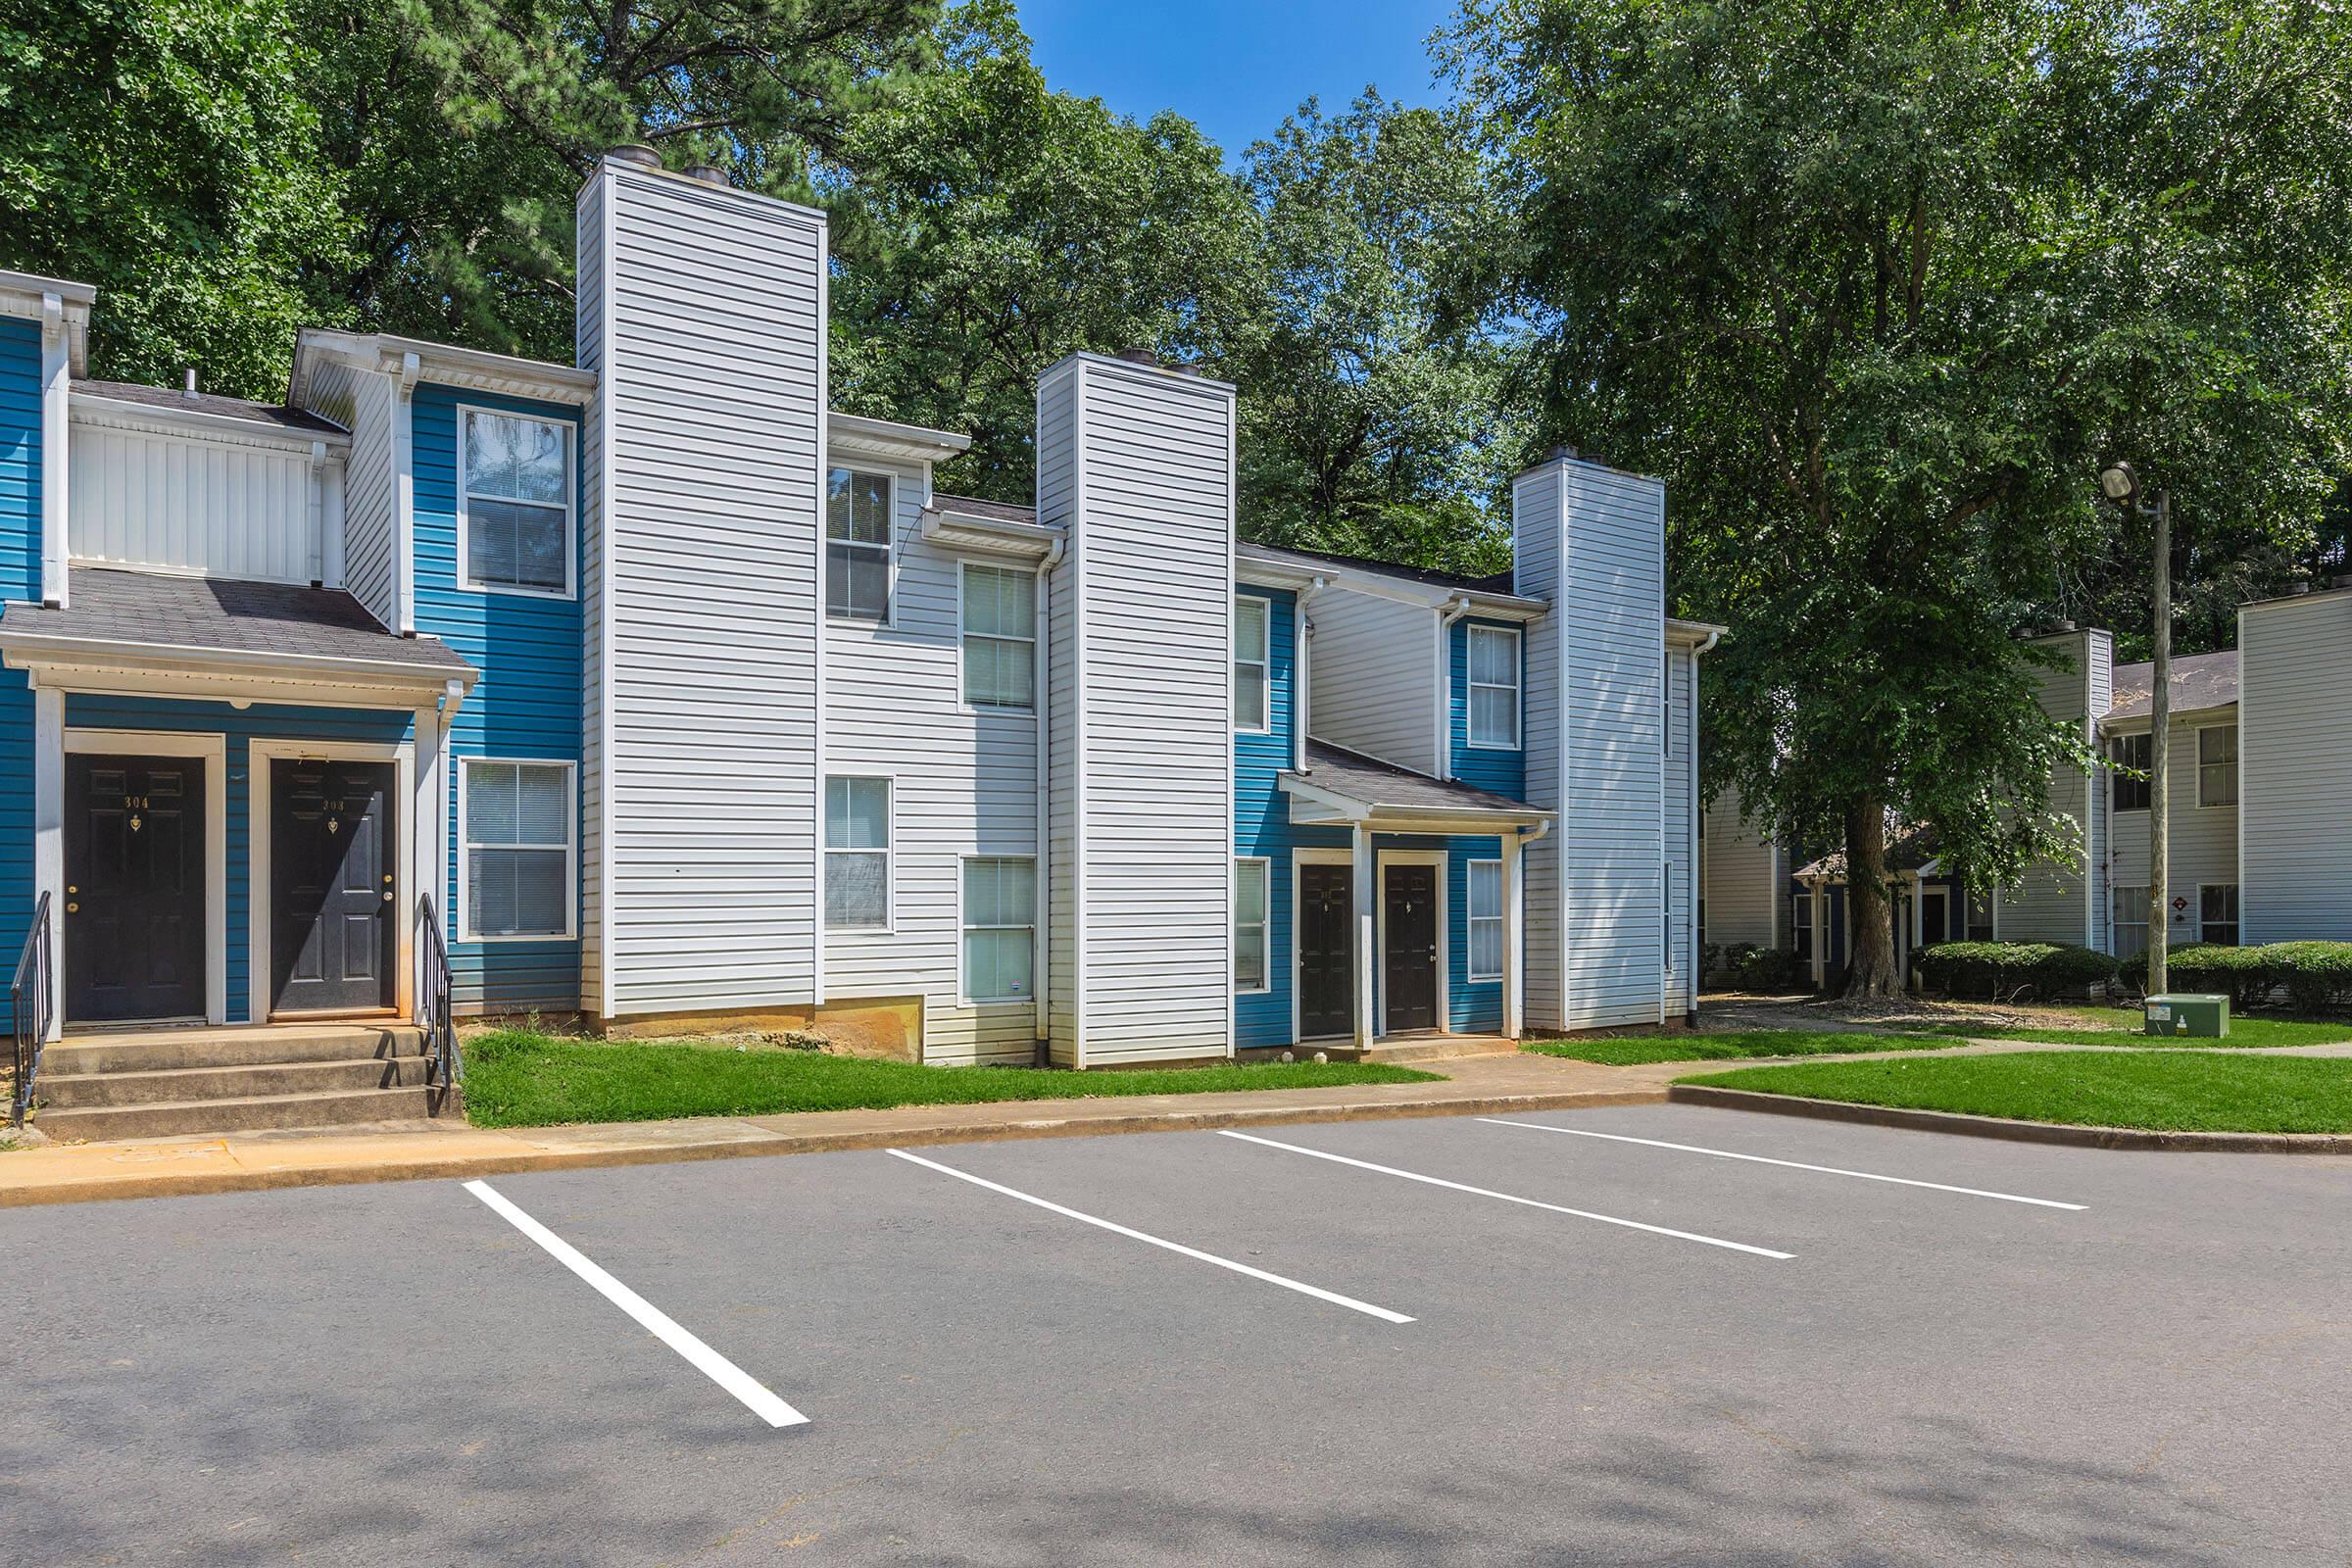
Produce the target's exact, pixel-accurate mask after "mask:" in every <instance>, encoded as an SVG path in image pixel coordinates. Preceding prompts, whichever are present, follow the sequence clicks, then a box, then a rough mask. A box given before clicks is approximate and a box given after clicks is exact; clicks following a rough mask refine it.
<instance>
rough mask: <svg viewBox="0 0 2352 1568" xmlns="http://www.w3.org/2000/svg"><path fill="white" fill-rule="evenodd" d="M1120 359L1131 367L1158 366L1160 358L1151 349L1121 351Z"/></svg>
mask: <svg viewBox="0 0 2352 1568" xmlns="http://www.w3.org/2000/svg"><path fill="white" fill-rule="evenodd" d="M1119 358H1120V359H1122V360H1125V361H1126V362H1127V363H1128V364H1129V365H1157V364H1158V363H1159V356H1158V355H1157V354H1154V353H1153V352H1152V350H1150V349H1121V350H1119Z"/></svg>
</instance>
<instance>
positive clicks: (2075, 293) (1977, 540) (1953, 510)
mask: <svg viewBox="0 0 2352 1568" xmlns="http://www.w3.org/2000/svg"><path fill="white" fill-rule="evenodd" d="M2346 42H2347V39H2346V38H2345V36H2344V24H2343V23H2342V21H2341V20H2339V19H2338V18H2337V17H2336V16H2335V15H2334V14H2333V13H2328V12H2324V11H2321V10H2319V9H2318V8H2312V7H2305V6H2298V5H2293V4H2291V3H2286V0H2254V3H2253V4H2250V5H2248V4H2229V5H2223V4H2221V3H2218V0H2155V3H2153V4H2145V3H2136V0H2089V3H2085V4H2076V5H2069V6H2063V7H2053V6H2047V5H2042V4H2038V3H2034V0H2016V3H2005V0H1989V3H1965V4H1959V5H1951V4H1931V3H1927V0H1814V3H1809V4H1803V5H1798V4H1794V3H1789V0H1731V3H1716V0H1557V3H1546V0H1473V3H1472V4H1471V5H1470V6H1469V7H1468V8H1467V10H1466V11H1465V13H1464V16H1463V18H1462V20H1461V22H1460V23H1459V25H1457V26H1456V27H1455V28H1454V29H1453V30H1452V32H1451V33H1450V34H1449V35H1448V38H1447V41H1446V51H1447V59H1448V60H1449V62H1450V64H1451V65H1452V67H1453V69H1454V71H1455V73H1456V74H1457V77H1458V79H1459V80H1460V81H1461V82H1462V84H1463V87H1464V90H1465V93H1466V95H1467V97H1468V98H1469V100H1470V101H1471V102H1472V103H1473V104H1474V105H1475V106H1476V108H1477V111H1478V112H1479V113H1480V114H1481V115H1482V117H1483V119H1484V122H1485V123H1486V124H1487V126H1488V128H1489V133H1490V135H1491V136H1492V138H1493V145H1494V146H1495V151H1496V153H1497V155H1498V157H1499V158H1500V159H1501V160H1502V161H1503V165H1504V169H1505V173H1506V179H1507V182H1508V189H1509V190H1510V193H1511V195H1512V197H1513V199H1514V201H1515V203H1516V205H1517V206H1518V208H1519V210H1520V211H1521V213H1522V215H1523V221H1522V222H1521V223H1520V224H1519V225H1518V228H1517V231H1516V232H1515V234H1513V235H1511V236H1510V237H1509V238H1508V240H1507V242H1506V243H1505V244H1504V245H1502V246H1501V247H1499V248H1498V252H1497V254H1496V257H1495V262H1494V264H1493V266H1492V268H1491V270H1490V272H1489V274H1488V276H1487V279H1486V280H1487V282H1488V283H1489V284H1490V285H1491V287H1492V290H1493V298H1494V300H1495V304H1496V308H1497V309H1501V310H1505V311H1510V312H1515V313H1519V314H1522V315H1524V316H1526V317H1528V318H1529V319H1533V320H1534V321H1536V323H1537V325H1538V326H1539V328H1540V330H1541V331H1542V334H1543V338H1544V388H1545V422H1546V424H1547V425H1548V426H1549V427H1550V428H1551V429H1553V430H1557V431H1559V432H1562V433H1572V434H1573V435H1575V436H1576V437H1577V438H1578V439H1580V440H1581V441H1582V442H1583V443H1585V444H1587V445H1588V446H1593V447H1597V448H1598V449H1600V450H1602V451H1605V452H1606V453H1607V454H1608V455H1609V456H1610V457H1611V458H1612V459H1613V460H1614V461H1617V462H1620V463H1625V464H1629V465H1636V466H1642V467H1646V468H1649V469H1651V470H1653V471H1657V472H1660V473H1663V474H1664V475H1665V476H1666V479H1667V483H1668V489H1669V494H1670V495H1671V496H1672V497H1673V506H1674V512H1673V516H1674V549H1673V551H1672V557H1671V559H1672V560H1673V562H1674V563H1675V566H1676V568H1677V569H1676V576H1675V582H1674V593H1675V596H1676V598H1677V600H1678V602H1679V603H1680V604H1681V605H1682V606H1683V607H1684V608H1685V609H1687V610H1689V611H1691V612H1694V613H1702V614H1706V615H1709V616H1710V617H1712V618H1716V619H1721V620H1725V621H1727V622H1729V623H1730V625H1731V626H1732V628H1733V630H1732V633H1731V635H1730V636H1729V637H1727V638H1726V639H1725V642H1724V644H1723V646H1722V647H1721V648H1720V649H1719V650H1718V651H1717V653H1716V654H1715V655H1713V656H1711V657H1710V659H1709V661H1708V663H1709V665H1710V669H1709V672H1708V673H1709V686H1710V692H1709V695H1710V699H1711V703H1710V708H1711V712H1710V720H1711V741H1712V756H1711V759H1710V768H1709V773H1710V779H1711V782H1712V783H1713V784H1715V785H1721V784H1725V783H1729V784H1734V785H1736V786H1737V787H1738V788H1739V790H1740V795H1741V798H1742V800H1743V802H1744V803H1745V805H1746V807H1747V809H1749V810H1750V811H1751V813H1753V814H1755V815H1758V816H1760V817H1761V818H1762V819H1763V823H1764V825H1766V826H1767V827H1768V828H1769V829H1770V830H1771V831H1773V832H1775V833H1778V834H1780V835H1782V836H1784V837H1786V838H1788V839H1789V840H1791V841H1793V842H1797V843H1805V844H1811V845H1814V846H1821V845H1826V844H1841V845H1842V846H1843V848H1844V851H1845V858H1846V864H1847V866H1848V868H1849V900H1850V902H1851V905H1852V907H1853V913H1854V920H1853V931H1854V941H1853V943H1852V945H1851V948H1850V953H1851V962H1850V964H1849V972H1848V989H1849V992H1851V993H1856V994H1863V995H1883V994H1885V993H1887V992H1888V991H1890V990H1891V989H1892V987H1893V985H1894V983H1895V974H1894V969H1893V963H1892V948H1891V920H1890V907H1889V900H1888V898H1887V892H1888V888H1889V886H1890V882H1889V871H1888V867H1887V855H1886V841H1887V824H1888V822H1889V819H1890V818H1892V819H1895V820H1899V821H1902V822H1905V823H1910V824H1917V825H1921V826H1924V827H1927V828H1929V829H1931V830H1933V831H1934V833H1935V834H1936V838H1937V840H1938V842H1939V846H1940V851H1941V854H1942V857H1943V858H1944V860H1945V863H1946V864H1947V865H1948V866H1951V867H1953V868H1955V869H1957V870H1959V871H1960V872H1961V873H1962V874H1963V876H1964V877H1965V878H1966V880H1967V881H1968V882H1969V883H1970V885H1971V886H1972V887H1974V888H1976V889H1980V890H1982V889H1986V888H1989V887H1991V886H1994V885H1997V884H2014V882H2015V881H2016V880H2017V879H2018V878H2019V877H2020V876H2021V875H2022V873H2023V871H2024V868H2025V867H2026V866H2027V865H2028V864H2029V863H2030V862H2031V861H2032V860H2034V858H2041V857H2047V858H2058V859H2061V860H2063V859H2065V858H2070V857H2073V856H2077V855H2079V853H2080V849H2079V845H2077V844H2076V842H2075V840H2074V836H2073V833H2072V828H2071V823H2070V821H2069V820H2068V818H2066V817H2065V816H2063V815H2062V814H2060V813H2058V812H2056V811H2054V810H2053V809H2051V796H2050V781H2051V778H2052V774H2053V770H2055V769H2057V768H2059V767H2061V766H2063V765H2066V764H2070V763H2071V764H2073V765H2076V766H2086V765H2087V764H2088V762H2089V760H2090V759H2089V758H2088V757H2087V755H2086V754H2085V751H2084V748H2083V744H2082V737H2081V733H2080V727H2079V726H2075V727H2068V726H2062V725H2060V724H2058V723H2055V722H2053V721H2052V720H2051V719H2050V718H2048V717H2047V716H2046V715H2045V714H2044V713H2043V711H2042V710H2041V708H2040V706H2039V704H2038V703H2037V702H2036V700H2035V691H2036V685H2037V682H2038V681H2039V680H2040V679H2042V678H2043V677H2045V676H2046V675H2047V674H2048V673H2049V671H2048V670H2047V668H2046V667H2045V666H2046V664H2047V662H2048V656H2046V655H2040V654H2037V653H2036V652H2035V651H2034V649H2033V648H2031V647H2030V646H2029V645H2027V644H2025V643H2024V642H2022V641H2021V640H2020V639H2018V638H2017V637H2015V636H2014V635H2013V631H2014V629H2015V628H2017V627H2018V626H2020V625H2022V624H2031V623H2032V622H2034V620H2035V619H2036V618H2037V616H2038V615H2039V614H2041V613H2043V612H2044V611H2045V609H2046V608H2047V607H2050V606H2051V605H2053V604H2055V603H2056V602H2057V601H2058V598H2059V592H2060V585H2061V581H2062V579H2063V578H2064V576H2065V575H2066V574H2067V573H2069V572H2071V571H2073V570H2074V569H2075V566H2074V564H2075V563H2078V562H2081V561H2083V560H2085V559H2092V558H2095V557H2097V556H2098V555H2100V554H2101V553H2102V552H2104V551H2105V550H2107V549H2108V548H2109V545H2110V539H2111V531H2112V530H2119V529H2120V530H2125V531H2127V532H2129V531H2130V530H2135V529H2137V528H2139V527H2140V526H2142V525H2141V524H2139V523H2138V522H2136V521H2135V520H2124V519H2112V518H2109V517H2106V516H2102V515H2101V514H2100V513H2099V511H2098V510H2097V509H2096V507H2095V505H2094V503H2093V501H2092V493H2093V492H2092V485H2093V476H2094V473H2095V470H2096V468H2097V466H2098V464H2099V462H2100V461H2101V460H2102V459H2103V458H2106V457H2115V456H2121V457H2129V458H2131V460H2132V461H2133V462H2134V463H2135V464H2136V465H2137V466H2138V467H2139V470H2140V472H2141V473H2142V474H2143V475H2144V476H2146V477H2147V479H2148V482H2149V483H2150V484H2151V485H2152V486H2167V487H2169V488H2171V490H2172V492H2173V496H2174V501H2175V506H2176V509H2177V511H2178V513H2179V514H2180V515H2181V516H2182V517H2183V518H2184V519H2189V520H2191V521H2192V522H2198V521H2202V520H2206V519H2210V520H2211V521H2212V523H2213V526H2214V528H2215V529H2217V530H2218V529H2219V527H2221V526H2222V523H2223V519H2227V524H2228V526H2229V527H2234V528H2246V529H2252V530H2254V531H2255V532H2256V533H2258V534H2259V535H2261V536H2264V537H2268V538H2271V539H2277V540H2281V541H2286V542H2288V543H2289V544H2290V546H2291V545H2292V544H2293V543H2294V542H2295V541H2297V540H2301V539H2306V538H2308V534H2309V530H2310V529H2311V527H2312V525H2313V524H2314V522H2315V521H2316V519H2317V518H2318V517H2319V515H2321V512H2322V509H2323V508H2324V506H2325V504H2326V502H2327V497H2328V494H2329V492H2330V490H2331V489H2332V487H2333V478H2334V475H2336V474H2338V473H2341V472H2343V471H2344V468H2345V455H2346V454H2345V438H2344V434H2343V432H2344V430H2345V429H2346V424H2345V421H2344V418H2343V416H2344V413H2345V401H2344V388H2343V384H2342V379H2343V368H2344V366H2345V364H2346V363H2347V359H2346V352H2345V349H2346V343H2347V335H2346V331H2345V322H2344V319H2343V310H2342V306H2343V301H2344V298H2345V296H2344V292H2343V285H2344V282H2345V278H2346V267H2345V261H2346V245H2345V242H2344V238H2343V235H2342V230H2341V222H2340V215H2341V213H2342V211H2343V210H2344V200H2345V196H2346V194H2347V192H2348V191H2352V178H2347V169H2346V161H2347V157H2348V155H2352V137H2347V135H2346V134H2345V127H2346V124H2347V112H2346V111H2347V105H2348V104H2352V90H2348V86H2352V83H2348V72H2352V50H2347V49H2346V47H2345V44H2346ZM2117 548H2121V549H2128V550H2131V551H2133V552H2137V553H2139V554H2142V555H2144V553H2145V549H2146V547H2145V543H2144V540H2140V539H2137V538H2131V539H2130V540H2128V541H2127V542H2124V543H2121V544H2119V545H2118V546H2117Z"/></svg>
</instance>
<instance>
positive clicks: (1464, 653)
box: [1446, 618, 1527, 1027]
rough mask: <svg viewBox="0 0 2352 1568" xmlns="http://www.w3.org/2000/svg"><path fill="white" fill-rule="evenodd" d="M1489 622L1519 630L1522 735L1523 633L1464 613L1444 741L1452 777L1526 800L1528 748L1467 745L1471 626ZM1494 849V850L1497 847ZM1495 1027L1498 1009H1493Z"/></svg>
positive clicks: (1458, 624)
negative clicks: (1451, 763) (1446, 733)
mask: <svg viewBox="0 0 2352 1568" xmlns="http://www.w3.org/2000/svg"><path fill="white" fill-rule="evenodd" d="M1472 626H1492V627H1495V628H1496V629H1497V630H1501V631H1510V632H1519V633H1520V637H1519V730H1520V734H1519V738H1520V739H1521V740H1522V741H1524V740H1526V739H1527V637H1526V634H1525V632H1524V631H1523V630H1522V628H1520V627H1519V626H1517V625H1515V624H1513V623H1512V622H1510V621H1507V620H1479V619H1476V618H1466V619H1462V620H1457V621H1455V622H1454V623H1453V626H1452V629H1451V630H1450V631H1448V632H1447V634H1446V635H1447V636H1448V637H1449V638H1451V639H1452V641H1451V644H1450V646H1449V648H1448V650H1447V653H1446V664H1447V666H1448V673H1447V675H1446V705H1447V707H1446V711H1447V714H1448V715H1449V718H1448V726H1449V730H1450V738H1449V739H1448V741H1447V746H1448V748H1449V749H1450V751H1451V753H1452V760H1453V776H1454V777H1455V778H1457V779H1459V780H1461V781H1462V782H1463V783H1465V784H1468V785H1470V786H1471V787H1472V788H1474V789H1482V790H1487V791H1489V792H1491V793H1493V794H1495V795H1501V796H1505V797H1507V798H1509V799H1511V800H1514V801H1524V800H1526V799H1527V753H1526V752H1525V751H1524V750H1520V751H1509V752H1502V751H1494V750H1491V749H1489V748H1487V747H1483V746H1481V747H1473V746H1472V745H1471V744H1470V628H1471V627H1472ZM1497 853H1499V852H1497ZM1495 1018H1496V1020H1497V1027H1499V1024H1500V1019H1501V1014H1500V1013H1499V1012H1497V1013H1496V1014H1495Z"/></svg>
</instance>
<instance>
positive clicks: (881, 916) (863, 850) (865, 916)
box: [825, 774, 890, 931]
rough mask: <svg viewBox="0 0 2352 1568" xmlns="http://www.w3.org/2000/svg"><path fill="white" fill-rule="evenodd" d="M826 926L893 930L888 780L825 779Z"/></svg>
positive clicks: (846, 928)
mask: <svg viewBox="0 0 2352 1568" xmlns="http://www.w3.org/2000/svg"><path fill="white" fill-rule="evenodd" d="M825 929H826V930H828V931H887V930H889V929H890V780H889V779H887V778H861V777H855V776H844V775H839V774H836V775H834V776H832V777H829V778H827V779H826V780H825Z"/></svg>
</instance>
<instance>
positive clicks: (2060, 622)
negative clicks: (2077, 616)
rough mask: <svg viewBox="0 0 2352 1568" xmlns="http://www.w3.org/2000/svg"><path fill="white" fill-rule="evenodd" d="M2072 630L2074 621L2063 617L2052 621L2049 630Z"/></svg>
mask: <svg viewBox="0 0 2352 1568" xmlns="http://www.w3.org/2000/svg"><path fill="white" fill-rule="evenodd" d="M2074 629H2075V623H2074V621H2073V620H2072V619H2070V618H2069V617H2067V616H2065V615H2061V616H2059V617H2058V618H2057V620H2055V621H2053V622H2052V623H2051V625H2050V630H2052V631H2053V632H2061V631H2073V630H2074Z"/></svg>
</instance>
